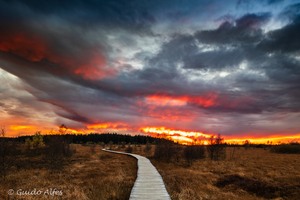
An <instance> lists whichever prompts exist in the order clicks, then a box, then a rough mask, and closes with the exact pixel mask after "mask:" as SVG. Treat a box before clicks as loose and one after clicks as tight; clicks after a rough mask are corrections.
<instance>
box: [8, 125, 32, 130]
mask: <svg viewBox="0 0 300 200" xmlns="http://www.w3.org/2000/svg"><path fill="white" fill-rule="evenodd" d="M35 128H36V127H34V126H30V125H12V126H10V127H9V129H10V130H13V131H19V130H24V129H35Z"/></svg>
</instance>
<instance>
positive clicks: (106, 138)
mask: <svg viewBox="0 0 300 200" xmlns="http://www.w3.org/2000/svg"><path fill="white" fill-rule="evenodd" d="M32 137H33V136H19V137H17V138H7V139H8V140H14V141H19V142H25V140H26V139H28V138H32ZM51 137H62V138H64V140H65V141H67V142H68V143H74V144H82V143H104V144H124V143H126V144H147V143H151V144H158V143H173V141H170V140H167V139H163V138H154V137H150V136H143V135H135V136H131V135H121V134H117V133H102V134H98V133H91V134H59V135H43V139H44V141H45V142H46V143H47V141H48V140H49V138H51Z"/></svg>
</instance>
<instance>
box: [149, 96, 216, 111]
mask: <svg viewBox="0 0 300 200" xmlns="http://www.w3.org/2000/svg"><path fill="white" fill-rule="evenodd" d="M217 97H218V96H217V94H214V93H211V94H208V95H204V96H170V95H149V96H147V97H145V102H146V103H147V104H152V105H157V106H185V105H187V104H188V103H189V104H194V105H198V106H202V107H205V108H208V107H211V106H214V105H215V104H216V100H217Z"/></svg>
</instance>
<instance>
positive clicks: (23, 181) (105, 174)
mask: <svg viewBox="0 0 300 200" xmlns="http://www.w3.org/2000/svg"><path fill="white" fill-rule="evenodd" d="M56 142H58V141H55V142H54V143H56ZM58 143H59V142H58ZM14 145H15V146H18V147H19V148H21V150H22V151H26V147H25V146H24V145H22V144H14ZM54 146H55V145H54ZM48 148H53V147H51V145H50V146H49V147H48ZM71 148H72V149H74V150H75V152H76V153H73V155H72V156H69V157H63V158H59V159H61V161H63V162H64V165H63V167H62V168H60V169H59V170H52V167H53V166H51V165H52V164H53V163H51V162H45V161H46V160H45V158H46V159H47V158H49V157H50V158H51V155H46V156H44V155H43V153H42V154H40V155H30V156H29V155H27V154H25V153H24V154H21V155H14V156H15V160H16V163H14V165H13V166H12V167H10V169H9V171H8V172H7V176H6V178H5V179H0V199H49V197H50V196H49V195H48V196H47V195H37V196H34V195H29V196H18V195H16V194H15V195H11V196H9V195H8V194H7V193H8V191H9V189H13V190H14V191H15V193H16V191H17V190H18V189H22V190H27V191H32V190H34V189H36V190H43V191H46V190H47V189H51V188H52V189H54V188H56V189H57V190H61V191H62V192H63V194H62V196H54V198H53V197H52V196H51V197H50V199H82V200H84V199H99V200H101V199H103V200H104V199H128V198H129V195H130V191H131V188H132V187H133V184H134V181H135V178H136V170H137V166H136V161H135V159H134V158H131V157H129V156H124V155H118V154H111V153H107V152H103V151H101V148H100V146H99V145H97V146H95V145H93V146H91V145H84V146H82V145H71ZM52 150H53V151H54V148H53V149H52ZM60 150H62V151H64V150H65V148H61V149H59V150H57V151H60ZM56 164H57V163H56Z"/></svg>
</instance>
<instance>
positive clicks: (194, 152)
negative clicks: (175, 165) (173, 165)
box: [184, 145, 205, 165]
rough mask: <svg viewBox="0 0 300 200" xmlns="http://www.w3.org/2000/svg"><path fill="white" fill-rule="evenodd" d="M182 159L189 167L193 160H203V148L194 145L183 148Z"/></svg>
mask: <svg viewBox="0 0 300 200" xmlns="http://www.w3.org/2000/svg"><path fill="white" fill-rule="evenodd" d="M184 158H185V159H186V161H187V162H188V164H189V165H191V164H192V162H193V161H194V160H197V159H203V158H205V148H204V146H201V145H195V146H187V147H185V148H184Z"/></svg>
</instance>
